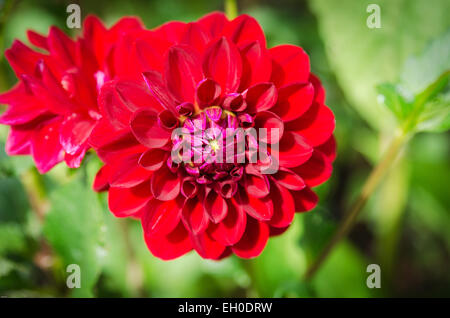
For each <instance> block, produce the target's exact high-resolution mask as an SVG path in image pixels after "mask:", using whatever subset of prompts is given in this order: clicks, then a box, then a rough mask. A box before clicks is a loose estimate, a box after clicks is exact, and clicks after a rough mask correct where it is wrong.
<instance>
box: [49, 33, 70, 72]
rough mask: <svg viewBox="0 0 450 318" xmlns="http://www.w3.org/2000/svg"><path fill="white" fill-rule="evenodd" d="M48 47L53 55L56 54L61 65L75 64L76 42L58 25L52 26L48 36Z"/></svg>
mask: <svg viewBox="0 0 450 318" xmlns="http://www.w3.org/2000/svg"><path fill="white" fill-rule="evenodd" d="M47 43H48V49H49V51H50V54H51V55H52V56H56V57H57V58H58V59H59V62H60V63H62V65H61V66H63V67H66V68H70V67H73V66H75V52H76V50H75V42H74V41H73V40H72V39H71V38H69V37H68V36H67V35H65V34H64V32H62V31H61V30H60V29H58V28H57V27H50V31H49V34H48V38H47Z"/></svg>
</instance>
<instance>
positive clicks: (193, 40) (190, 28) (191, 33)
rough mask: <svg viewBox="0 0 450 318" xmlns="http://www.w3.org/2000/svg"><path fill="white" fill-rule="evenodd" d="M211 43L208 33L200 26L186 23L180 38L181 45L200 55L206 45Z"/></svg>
mask: <svg viewBox="0 0 450 318" xmlns="http://www.w3.org/2000/svg"><path fill="white" fill-rule="evenodd" d="M210 41H211V37H210V35H209V32H207V31H206V30H205V29H204V28H203V27H202V25H201V24H199V23H195V22H191V23H188V24H187V26H186V29H185V31H184V34H183V36H182V37H181V43H182V44H186V45H188V46H190V47H193V48H195V49H196V50H197V52H199V53H202V52H203V51H204V50H205V47H206V45H207V44H208V43H209V42H210Z"/></svg>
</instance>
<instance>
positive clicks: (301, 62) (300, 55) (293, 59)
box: [269, 45, 310, 87]
mask: <svg viewBox="0 0 450 318" xmlns="http://www.w3.org/2000/svg"><path fill="white" fill-rule="evenodd" d="M269 51H270V55H271V57H272V61H273V62H272V77H271V82H273V83H275V85H276V86H277V87H281V86H283V85H285V84H289V83H292V82H306V81H308V78H309V72H310V65H309V57H308V54H306V53H305V51H303V49H302V48H300V47H298V46H295V45H279V46H275V47H273V48H271V49H270V50H269Z"/></svg>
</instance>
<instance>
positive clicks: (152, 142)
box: [130, 108, 171, 148]
mask: <svg viewBox="0 0 450 318" xmlns="http://www.w3.org/2000/svg"><path fill="white" fill-rule="evenodd" d="M130 127H131V131H132V132H133V135H134V136H135V137H136V139H137V140H138V141H139V142H140V143H141V144H142V145H144V146H146V147H148V148H160V147H163V146H164V145H165V144H166V143H167V142H168V141H169V139H170V135H171V134H170V132H169V131H168V130H166V129H164V128H162V127H161V126H160V125H159V123H158V114H156V113H155V112H154V111H153V110H151V109H145V108H141V109H139V110H138V111H136V112H135V113H134V114H133V116H132V118H131V121H130Z"/></svg>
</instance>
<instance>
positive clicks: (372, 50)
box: [0, 0, 450, 297]
mask: <svg viewBox="0 0 450 318" xmlns="http://www.w3.org/2000/svg"><path fill="white" fill-rule="evenodd" d="M69 3H78V4H80V6H81V12H82V16H83V17H85V16H86V15H87V14H89V13H94V14H96V15H98V16H99V17H101V18H102V19H103V20H104V21H105V23H106V24H107V25H111V24H112V23H113V22H114V21H116V20H117V19H118V18H119V17H121V16H124V15H137V16H139V17H140V18H141V19H142V21H143V22H144V23H145V24H146V26H147V27H149V28H153V27H155V26H157V25H159V24H161V23H164V22H166V21H168V20H182V21H192V20H196V19H198V18H199V17H201V16H202V15H204V14H206V13H208V12H211V11H214V10H223V2H222V1H219V0H205V1H199V0H196V1H183V0H177V1H174V0H165V1H144V0H139V1H117V0H105V1H102V0H97V1H87V0H85V1H57V0H47V1H39V2H38V1H32V0H21V1H20V0H19V1H5V0H0V8H1V12H0V47H1V50H2V54H1V56H0V91H2V92H3V91H5V90H7V89H9V88H10V87H11V86H12V85H13V84H14V83H15V82H16V78H15V76H14V74H13V72H12V70H11V68H10V67H9V65H8V63H7V61H6V60H5V58H4V54H3V52H4V50H5V48H8V47H9V46H10V45H11V43H12V41H13V39H15V38H18V39H21V40H23V41H25V42H26V43H27V41H26V37H25V32H26V30H27V29H33V30H35V31H39V32H42V33H46V32H47V30H48V27H49V26H50V25H57V26H59V27H61V28H62V29H64V30H65V31H66V32H68V33H69V34H73V35H75V34H76V30H75V32H74V30H68V29H67V28H66V26H65V22H66V17H67V13H66V6H67V5H68V4H69ZM370 3H376V4H378V5H379V6H380V8H381V28H380V29H370V28H368V27H367V26H366V19H367V17H368V16H369V15H370V13H367V12H366V8H367V6H368V4H370ZM238 8H239V12H240V13H248V14H250V15H252V16H254V17H255V18H256V19H257V20H258V21H259V22H260V24H261V25H262V27H263V29H264V31H265V33H266V36H267V39H268V45H269V47H271V46H274V45H278V44H282V43H291V44H296V45H300V46H302V47H303V48H304V49H305V50H306V51H307V52H308V54H309V55H310V59H311V63H312V70H313V72H314V73H316V74H317V75H318V76H319V77H320V78H321V79H322V81H323V83H324V85H325V87H326V90H327V104H328V105H329V106H330V108H331V109H332V110H333V112H334V114H335V116H336V121H337V126H336V132H335V135H336V138H337V142H338V157H337V160H336V162H335V166H334V173H333V176H332V178H331V179H330V180H329V181H328V182H327V183H325V184H324V185H322V186H320V187H319V188H318V189H317V191H318V193H319V195H320V198H321V200H320V202H319V205H318V207H317V208H316V209H315V210H314V211H312V212H310V213H305V214H298V215H297V216H296V218H295V221H294V223H293V225H292V226H291V228H290V229H289V230H288V231H287V232H286V233H285V234H284V235H282V236H280V237H276V238H272V239H270V240H269V243H268V245H267V247H266V249H265V250H264V252H263V253H262V255H261V256H260V257H258V258H256V259H253V260H241V259H239V258H237V257H234V256H233V257H229V258H227V259H225V260H223V261H220V262H214V261H205V260H203V259H201V258H200V257H199V256H197V254H195V253H190V254H188V255H186V256H184V257H182V258H181V259H178V260H175V261H171V262H163V261H160V260H158V259H156V258H154V257H153V256H152V255H151V254H150V252H149V251H148V250H147V248H146V246H145V243H144V240H143V238H142V230H141V227H140V224H139V222H137V221H134V220H127V219H117V218H114V217H113V216H112V214H110V213H109V212H108V209H107V206H106V196H105V195H98V194H96V193H94V192H93V191H92V190H91V188H90V185H91V183H92V179H93V176H94V174H95V172H96V170H97V168H98V167H99V165H100V163H99V161H98V159H96V158H95V156H94V155H92V154H91V155H89V156H88V157H87V158H86V159H85V161H84V165H83V167H82V168H80V169H79V170H76V171H75V170H70V169H68V168H66V167H65V166H64V165H59V166H57V167H56V168H54V169H53V170H52V171H51V172H50V173H48V174H47V175H44V176H41V175H39V174H38V173H37V172H36V170H35V169H34V168H33V163H32V161H31V159H30V158H27V157H8V156H7V155H6V154H5V152H4V143H5V140H6V137H7V133H8V128H7V127H4V126H1V127H0V295H1V296H8V297H54V296H56V297H72V296H73V297H80V296H81V297H91V296H94V297H109V296H112V297H239V296H240V297H381V296H383V297H406V296H424V297H433V296H434V297H449V296H450V270H449V268H450V195H449V194H450V191H449V189H450V164H449V158H450V156H449V154H450V135H449V133H448V132H447V133H441V134H437V133H431V134H427V133H419V134H418V135H417V136H416V137H415V138H414V139H413V140H412V141H411V143H410V144H409V145H408V147H407V148H406V149H405V150H404V152H403V154H402V156H401V158H400V159H399V160H397V162H396V163H395V166H394V167H393V169H392V170H391V171H390V172H389V174H388V176H387V178H386V179H385V180H384V181H383V183H382V184H381V185H380V187H379V188H378V189H377V191H376V193H375V194H374V195H373V196H372V197H371V198H370V200H369V202H368V204H367V206H366V207H365V209H364V211H363V213H362V215H361V217H360V219H359V221H358V223H357V225H356V226H355V227H354V229H353V230H352V231H351V233H350V235H349V237H348V238H347V239H346V240H345V241H343V242H342V243H341V244H340V245H339V246H338V247H337V248H336V249H335V250H334V251H333V253H332V255H331V256H330V258H329V259H328V260H327V261H326V263H325V264H324V266H323V267H322V268H321V269H320V271H319V272H318V273H317V275H316V276H315V277H314V279H313V280H312V281H310V282H308V283H305V282H302V280H301V277H302V274H303V273H304V271H305V269H306V266H307V265H308V264H309V263H310V262H311V260H312V259H313V258H314V257H315V256H316V255H317V253H318V252H319V251H320V250H321V248H322V247H323V245H324V243H326V242H327V240H328V239H329V238H330V235H331V234H332V233H333V231H334V229H335V227H336V224H337V222H339V220H340V219H341V218H342V216H343V214H344V213H345V212H346V210H347V209H348V207H349V206H350V204H351V202H352V200H353V199H354V198H355V197H356V195H357V194H358V193H359V191H360V187H361V184H362V182H363V181H364V180H365V178H366V177H367V175H368V174H369V173H370V171H371V169H372V167H373V165H374V163H376V162H377V161H378V160H379V157H380V154H381V153H382V151H383V149H384V147H385V146H386V143H387V142H388V141H389V139H390V138H391V137H392V134H393V130H394V127H395V119H394V117H393V116H392V115H391V114H390V113H389V111H388V110H387V108H386V107H385V106H384V105H382V104H380V103H379V101H380V99H379V98H377V93H376V85H378V84H380V83H383V82H394V83H396V82H399V81H404V82H408V80H409V83H411V82H412V83H413V84H414V81H411V79H415V78H417V79H418V80H419V81H420V80H422V79H423V78H424V77H426V76H427V74H423V72H426V71H428V70H430V69H435V70H437V71H438V72H442V71H444V70H445V68H447V69H448V63H449V61H450V55H449V54H450V53H449V52H450V37H449V36H448V34H449V33H448V30H449V28H450V19H448V12H450V2H449V1H447V0H433V1H427V0H420V1H419V0H410V1H404V0H390V1H388V0H375V1H372V0H371V1H364V0H361V1H360V0H345V1H344V0H341V1H334V0H317V1H314V0H311V1H298V0H297V1H296V0H283V1H268V0H265V1H264V0H245V1H238ZM446 32H447V33H446ZM446 34H447V35H446ZM436 41H437V42H436ZM432 43H440V44H442V45H441V48H442V50H443V52H444V55H443V56H442V54H441V55H439V56H438V57H434V58H429V59H428V60H426V61H425V62H423V61H422V62H423V63H422V64H423V65H422V66H423V67H416V66H415V65H414V63H412V64H411V63H409V64H406V66H404V65H405V63H407V62H406V61H407V60H408V58H411V57H414V56H418V55H421V54H422V53H423V52H426V50H427V48H428V47H429V46H430V45H431V44H432ZM442 50H441V51H442ZM441 53H442V52H441ZM445 53H446V54H447V55H446V56H445ZM427 63H428V64H427ZM439 63H441V64H439ZM0 107H1V108H0V111H2V110H3V109H5V108H4V107H3V106H0ZM72 263H76V264H79V265H80V266H81V271H82V286H81V287H82V288H80V289H68V288H67V287H66V277H67V275H68V274H67V273H66V266H67V265H68V264H72ZM372 263H375V264H379V265H380V266H381V278H382V284H381V288H380V289H369V288H368V287H367V286H366V278H367V277H368V275H369V274H368V273H366V267H367V266H368V265H369V264H372Z"/></svg>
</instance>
